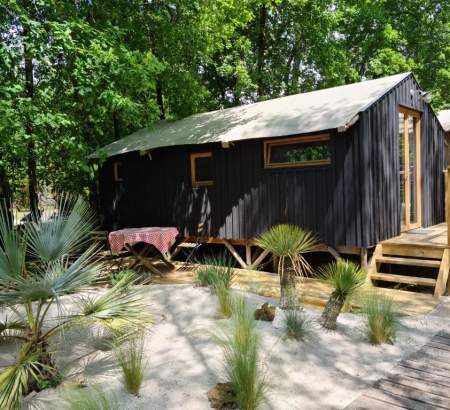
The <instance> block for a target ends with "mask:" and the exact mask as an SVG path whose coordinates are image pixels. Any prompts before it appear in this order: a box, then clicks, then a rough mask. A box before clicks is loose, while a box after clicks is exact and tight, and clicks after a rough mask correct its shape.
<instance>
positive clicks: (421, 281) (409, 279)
mask: <svg viewBox="0 0 450 410" xmlns="http://www.w3.org/2000/svg"><path fill="white" fill-rule="evenodd" d="M370 279H372V280H382V281H385V282H395V283H406V284H408V285H416V286H432V287H434V286H436V279H431V278H416V277H414V276H405V275H393V274H391V273H382V272H376V273H372V274H371V275H370Z"/></svg>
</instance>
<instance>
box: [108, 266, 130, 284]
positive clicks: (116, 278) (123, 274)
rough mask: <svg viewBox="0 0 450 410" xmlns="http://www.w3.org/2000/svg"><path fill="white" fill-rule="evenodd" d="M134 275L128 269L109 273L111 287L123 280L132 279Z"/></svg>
mask: <svg viewBox="0 0 450 410" xmlns="http://www.w3.org/2000/svg"><path fill="white" fill-rule="evenodd" d="M134 274H135V273H134V272H133V271H132V270H129V269H124V270H118V271H114V272H112V273H111V276H110V280H111V285H113V286H114V285H116V284H117V283H119V282H120V281H121V280H122V279H123V278H129V277H133V276H134Z"/></svg>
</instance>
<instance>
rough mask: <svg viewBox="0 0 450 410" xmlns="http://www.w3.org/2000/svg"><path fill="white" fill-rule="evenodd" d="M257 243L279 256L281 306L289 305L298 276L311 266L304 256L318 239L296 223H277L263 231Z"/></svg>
mask: <svg viewBox="0 0 450 410" xmlns="http://www.w3.org/2000/svg"><path fill="white" fill-rule="evenodd" d="M256 245H257V246H259V247H261V248H262V249H264V250H267V251H269V252H270V253H271V254H272V255H273V256H274V257H276V258H278V275H279V276H280V294H281V296H280V306H281V307H282V308H286V307H287V306H288V305H289V301H290V300H289V297H290V296H291V295H292V294H295V287H296V276H300V277H303V276H304V275H306V274H307V273H308V272H310V271H311V267H310V265H309V264H308V262H307V261H306V259H305V257H304V256H303V254H304V253H306V252H311V251H313V250H314V248H315V246H316V240H315V238H314V236H313V234H312V233H311V232H309V231H304V230H303V229H301V228H299V227H298V226H294V225H276V226H274V227H272V228H271V229H270V230H269V231H267V232H265V233H263V234H262V235H261V236H260V237H259V238H258V239H257V241H256Z"/></svg>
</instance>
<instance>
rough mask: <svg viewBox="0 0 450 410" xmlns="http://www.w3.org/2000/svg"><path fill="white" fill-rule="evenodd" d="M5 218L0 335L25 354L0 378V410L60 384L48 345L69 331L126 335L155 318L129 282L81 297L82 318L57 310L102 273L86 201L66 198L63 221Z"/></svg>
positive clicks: (0, 212)
mask: <svg viewBox="0 0 450 410" xmlns="http://www.w3.org/2000/svg"><path fill="white" fill-rule="evenodd" d="M5 213H6V211H5V210H4V209H2V208H0V241H1V242H2V243H3V247H2V249H0V304H1V305H2V307H3V309H4V311H5V313H6V317H7V318H8V320H6V321H5V322H3V323H2V328H1V329H0V330H1V336H2V337H8V338H9V339H12V338H14V339H16V340H17V341H18V342H19V354H18V359H17V362H16V363H15V364H13V365H11V366H8V367H6V368H4V369H3V370H2V371H1V373H0V407H1V408H9V407H12V406H14V405H16V404H17V403H18V402H20V400H21V398H22V397H23V396H24V395H25V394H27V393H28V392H29V391H30V390H31V389H32V388H36V389H39V388H43V387H47V386H48V385H52V384H53V383H54V382H57V381H58V377H59V376H58V375H59V373H58V370H57V369H56V367H55V364H54V363H53V357H52V354H51V352H49V351H48V346H50V343H51V341H52V339H53V338H54V337H55V336H57V335H60V334H61V333H62V331H63V330H65V329H66V328H68V327H70V326H71V325H79V324H80V323H81V324H83V323H84V324H93V323H96V324H98V325H100V326H103V327H104V328H107V329H110V330H111V331H113V332H115V333H116V334H119V335H124V334H126V333H127V332H129V329H130V328H131V327H133V328H135V327H144V326H146V325H148V323H149V319H150V318H149V314H147V313H146V311H147V306H146V304H145V302H144V299H143V295H142V294H141V293H140V291H139V290H137V289H136V288H134V287H132V286H130V284H132V283H134V281H135V278H134V277H132V276H131V275H130V276H125V277H124V278H122V279H121V280H120V281H119V282H118V283H117V284H116V285H115V286H113V287H112V288H111V289H108V290H106V291H105V292H102V293H101V294H98V295H92V294H81V295H80V297H79V298H78V303H79V309H78V311H74V312H70V313H68V312H62V311H59V308H60V306H61V304H60V302H61V298H62V297H63V296H65V295H69V294H72V293H75V292H81V291H83V290H86V289H87V288H88V287H89V286H91V285H92V284H93V283H94V282H95V281H96V279H97V274H98V271H99V268H100V267H101V264H100V263H99V262H98V259H97V256H96V253H97V249H98V248H97V246H96V245H89V244H88V240H89V236H90V232H91V230H92V229H93V227H94V218H93V215H92V211H91V210H90V209H89V208H88V207H87V206H86V204H85V203H84V202H83V201H81V200H80V199H77V198H70V197H63V198H62V199H61V205H60V207H59V212H58V214H57V216H55V217H54V218H52V219H50V220H48V221H46V222H43V221H35V222H33V223H32V224H28V225H27V226H25V227H24V228H23V229H21V230H18V229H15V228H14V227H13V226H11V224H10V222H9V221H8V220H7V218H6V217H5Z"/></svg>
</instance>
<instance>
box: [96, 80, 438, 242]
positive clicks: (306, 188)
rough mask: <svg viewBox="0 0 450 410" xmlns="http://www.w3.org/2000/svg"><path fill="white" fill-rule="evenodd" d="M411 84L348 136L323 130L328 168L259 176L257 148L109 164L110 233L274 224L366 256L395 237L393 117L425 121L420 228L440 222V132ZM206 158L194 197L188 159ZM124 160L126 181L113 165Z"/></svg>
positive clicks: (173, 150)
mask: <svg viewBox="0 0 450 410" xmlns="http://www.w3.org/2000/svg"><path fill="white" fill-rule="evenodd" d="M411 88H413V89H417V84H416V82H415V80H414V79H413V77H412V76H410V77H408V78H406V79H405V80H404V81H403V82H402V83H401V84H399V85H398V86H397V87H396V88H394V89H393V90H391V91H390V92H389V93H388V94H387V95H385V96H384V97H383V98H382V99H380V100H379V101H378V102H377V103H375V104H374V105H372V106H371V107H369V108H368V109H367V110H366V111H365V112H363V113H360V119H359V121H358V122H357V123H356V124H355V125H354V126H352V127H351V128H350V129H349V130H348V131H346V132H344V133H338V132H337V131H334V130H332V131H329V133H330V136H331V147H332V162H331V165H325V166H314V167H305V168H291V169H264V164H263V141H262V140H250V141H242V142H237V143H235V144H234V145H232V146H231V147H230V148H222V147H221V146H220V145H219V144H205V145H197V146H177V147H168V148H161V149H157V150H155V151H153V152H152V153H151V159H150V158H149V157H148V156H141V155H139V154H138V153H130V154H126V155H121V156H117V157H114V158H110V159H109V160H108V161H107V162H106V163H105V165H104V166H103V167H102V169H101V172H100V206H101V209H102V217H103V223H104V225H105V227H106V228H107V229H117V228H122V227H134V226H176V227H178V229H179V230H180V232H182V233H183V234H185V235H194V236H198V235H200V236H213V237H219V238H227V239H251V238H254V237H256V236H258V235H259V234H261V233H262V232H264V231H265V230H267V229H269V228H270V227H271V226H273V225H275V224H278V223H292V224H296V225H299V226H301V227H303V228H306V229H310V230H313V231H314V232H316V233H317V235H318V237H319V238H320V240H321V241H323V242H325V243H328V244H330V245H348V246H361V247H368V246H372V245H375V244H376V243H377V242H378V241H379V240H382V239H387V238H389V237H392V236H395V235H398V234H399V233H400V201H399V178H398V174H399V173H398V169H399V159H398V142H397V130H398V108H399V105H403V106H406V107H409V108H413V109H416V110H418V111H420V112H422V113H423V114H422V122H421V124H422V147H421V148H422V150H421V151H422V157H421V160H422V192H423V193H422V200H423V203H422V215H423V216H422V219H423V223H424V225H426V226H428V225H431V224H435V223H438V222H441V221H442V220H443V214H444V207H443V200H442V199H443V174H442V170H443V167H444V162H443V161H444V155H443V153H444V151H443V132H442V130H441V128H440V126H439V124H438V122H437V119H436V117H435V115H434V113H433V112H432V111H431V109H430V108H429V107H428V106H427V105H426V104H424V103H423V102H421V101H419V100H418V98H417V97H414V98H411V93H410V90H411ZM205 151H212V153H213V158H214V186H212V187H200V188H193V187H192V186H191V181H190V165H189V155H190V153H194V152H205ZM115 161H122V167H121V171H122V177H123V181H122V182H114V181H113V170H112V168H113V165H112V164H113V163H114V162H115Z"/></svg>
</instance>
